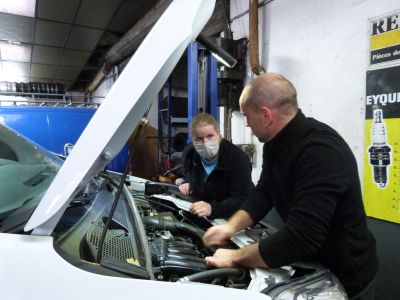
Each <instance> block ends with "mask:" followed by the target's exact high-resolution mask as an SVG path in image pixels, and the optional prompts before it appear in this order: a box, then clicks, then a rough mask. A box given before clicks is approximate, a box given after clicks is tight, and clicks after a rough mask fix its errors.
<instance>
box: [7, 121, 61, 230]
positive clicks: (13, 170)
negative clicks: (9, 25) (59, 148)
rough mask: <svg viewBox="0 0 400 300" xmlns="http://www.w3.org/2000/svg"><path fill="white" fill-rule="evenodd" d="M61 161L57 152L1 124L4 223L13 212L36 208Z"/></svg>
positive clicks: (18, 220)
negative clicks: (48, 150)
mask: <svg viewBox="0 0 400 300" xmlns="http://www.w3.org/2000/svg"><path fill="white" fill-rule="evenodd" d="M61 164H62V160H61V159H59V158H58V157H56V156H55V155H52V154H51V153H50V152H47V151H46V150H44V149H43V148H41V147H40V146H38V145H36V144H34V143H33V142H31V141H28V140H27V139H25V138H24V137H22V136H21V135H20V134H18V133H16V132H14V131H13V130H11V129H9V128H7V127H5V126H3V125H1V124H0V182H1V184H0V225H1V224H2V223H3V222H4V221H5V220H6V219H7V217H8V216H10V215H11V214H15V213H17V212H21V211H27V212H28V211H32V209H33V208H34V207H36V205H37V204H38V203H39V201H40V200H41V198H42V196H43V194H44V192H45V191H46V190H47V188H48V186H49V185H50V183H51V182H52V180H53V178H54V176H55V175H56V173H57V172H58V170H59V168H60V166H61ZM15 220H16V222H19V223H20V222H21V220H20V219H19V218H15ZM26 221H27V220H24V222H26Z"/></svg>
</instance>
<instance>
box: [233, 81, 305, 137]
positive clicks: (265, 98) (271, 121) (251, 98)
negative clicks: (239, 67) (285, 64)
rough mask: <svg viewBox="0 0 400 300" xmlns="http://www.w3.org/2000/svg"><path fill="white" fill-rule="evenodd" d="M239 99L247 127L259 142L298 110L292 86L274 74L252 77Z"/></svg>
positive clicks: (288, 120) (281, 127) (280, 128)
mask: <svg viewBox="0 0 400 300" xmlns="http://www.w3.org/2000/svg"><path fill="white" fill-rule="evenodd" d="M239 101H240V110H241V111H242V113H243V114H244V115H245V116H246V122H247V126H249V127H250V128H251V130H252V132H253V133H254V134H255V135H256V136H257V137H258V139H259V140H260V142H266V141H268V140H270V139H272V138H273V137H275V136H276V135H277V134H278V133H279V132H280V131H281V130H282V129H283V128H284V127H285V126H286V124H287V123H289V122H290V120H291V119H293V117H294V116H295V115H296V113H297V111H298V106H297V92H296V89H295V87H294V86H293V84H292V83H291V82H290V81H288V80H287V79H286V78H285V77H283V76H282V75H279V74H276V73H266V74H263V75H261V76H259V77H257V78H256V79H254V80H253V81H252V82H251V83H249V84H248V85H247V86H246V87H245V88H244V89H243V92H242V95H241V96H240V100H239Z"/></svg>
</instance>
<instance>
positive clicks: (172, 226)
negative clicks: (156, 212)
mask: <svg viewBox="0 0 400 300" xmlns="http://www.w3.org/2000/svg"><path fill="white" fill-rule="evenodd" d="M143 224H144V225H145V226H154V227H155V228H156V229H158V230H169V231H172V232H175V231H176V230H181V231H184V232H187V233H190V234H192V235H194V236H195V237H196V238H198V239H199V240H200V241H201V240H202V238H203V235H204V230H202V229H200V228H197V227H195V226H192V225H190V224H187V223H182V222H179V221H174V220H166V219H164V218H160V217H143ZM206 249H207V250H208V251H209V252H211V253H214V252H215V249H214V248H213V247H206Z"/></svg>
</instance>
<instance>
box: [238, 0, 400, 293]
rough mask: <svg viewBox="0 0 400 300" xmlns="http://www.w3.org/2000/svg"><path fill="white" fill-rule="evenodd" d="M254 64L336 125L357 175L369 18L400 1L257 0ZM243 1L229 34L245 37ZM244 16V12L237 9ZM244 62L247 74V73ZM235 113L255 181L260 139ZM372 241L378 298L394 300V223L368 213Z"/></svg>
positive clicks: (398, 231) (398, 230) (397, 229)
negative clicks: (253, 157)
mask: <svg viewBox="0 0 400 300" xmlns="http://www.w3.org/2000/svg"><path fill="white" fill-rule="evenodd" d="M260 3H261V4H262V6H261V7H260V8H259V33H260V40H259V44H260V63H261V66H262V67H263V68H264V69H265V70H267V71H268V72H277V73H281V74H283V75H284V76H285V77H287V78H288V79H289V80H290V81H292V82H293V83H294V85H295V86H296V88H297V91H298V100H299V106H300V108H301V109H302V110H303V112H304V113H305V115H306V116H310V117H314V118H316V119H318V120H320V121H322V122H325V123H327V124H329V125H330V126H332V127H333V128H334V129H336V130H337V131H338V132H339V133H340V134H341V135H342V136H343V137H344V139H345V140H346V141H347V142H348V144H349V145H350V147H351V149H352V151H353V152H354V154H355V156H356V159H357V163H358V170H359V174H360V176H361V177H360V178H361V181H362V179H363V177H362V175H363V171H364V166H363V165H364V161H363V159H364V129H365V127H364V124H365V93H366V71H367V66H368V55H369V53H368V49H369V28H368V26H369V23H368V19H370V18H375V17H378V16H381V15H384V14H387V13H390V12H393V11H396V10H399V9H400V2H399V1H398V0H379V1H377V0H335V1H318V0H303V1H296V0H272V1H260ZM248 5H249V1H248V0H231V20H233V22H232V31H233V35H234V38H235V39H239V38H242V37H248V17H249V15H248V13H245V14H243V15H242V13H243V12H245V11H246V10H248V8H249V7H248ZM241 15H242V16H241ZM251 78H252V74H251V69H250V68H248V72H247V79H246V80H247V81H249V80H251ZM243 124H244V120H243V116H241V115H240V113H236V114H234V117H233V121H232V131H233V132H232V136H233V141H234V143H251V142H253V143H255V144H256V145H257V162H256V166H255V169H254V170H253V180H254V181H255V182H256V181H257V179H258V177H259V174H260V171H261V154H262V145H261V144H260V143H259V142H258V140H257V138H255V137H252V136H251V134H250V130H249V129H248V128H246V129H244V128H243ZM368 226H369V228H370V229H371V231H372V232H373V234H374V236H375V238H376V240H377V248H378V255H379V258H380V271H379V275H378V283H377V295H376V296H377V297H376V299H400V289H399V288H398V287H397V286H398V279H397V276H396V275H395V274H396V273H397V270H398V268H399V267H400V259H399V257H398V254H397V255H396V253H399V252H400V243H399V242H400V225H398V224H395V223H390V222H385V221H381V220H377V219H372V218H370V219H369V220H368Z"/></svg>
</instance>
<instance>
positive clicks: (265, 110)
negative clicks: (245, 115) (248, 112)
mask: <svg viewBox="0 0 400 300" xmlns="http://www.w3.org/2000/svg"><path fill="white" fill-rule="evenodd" d="M261 113H262V117H263V120H264V123H265V124H266V126H267V127H269V126H271V124H272V120H273V118H272V110H271V109H270V108H269V107H267V106H262V107H261Z"/></svg>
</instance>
